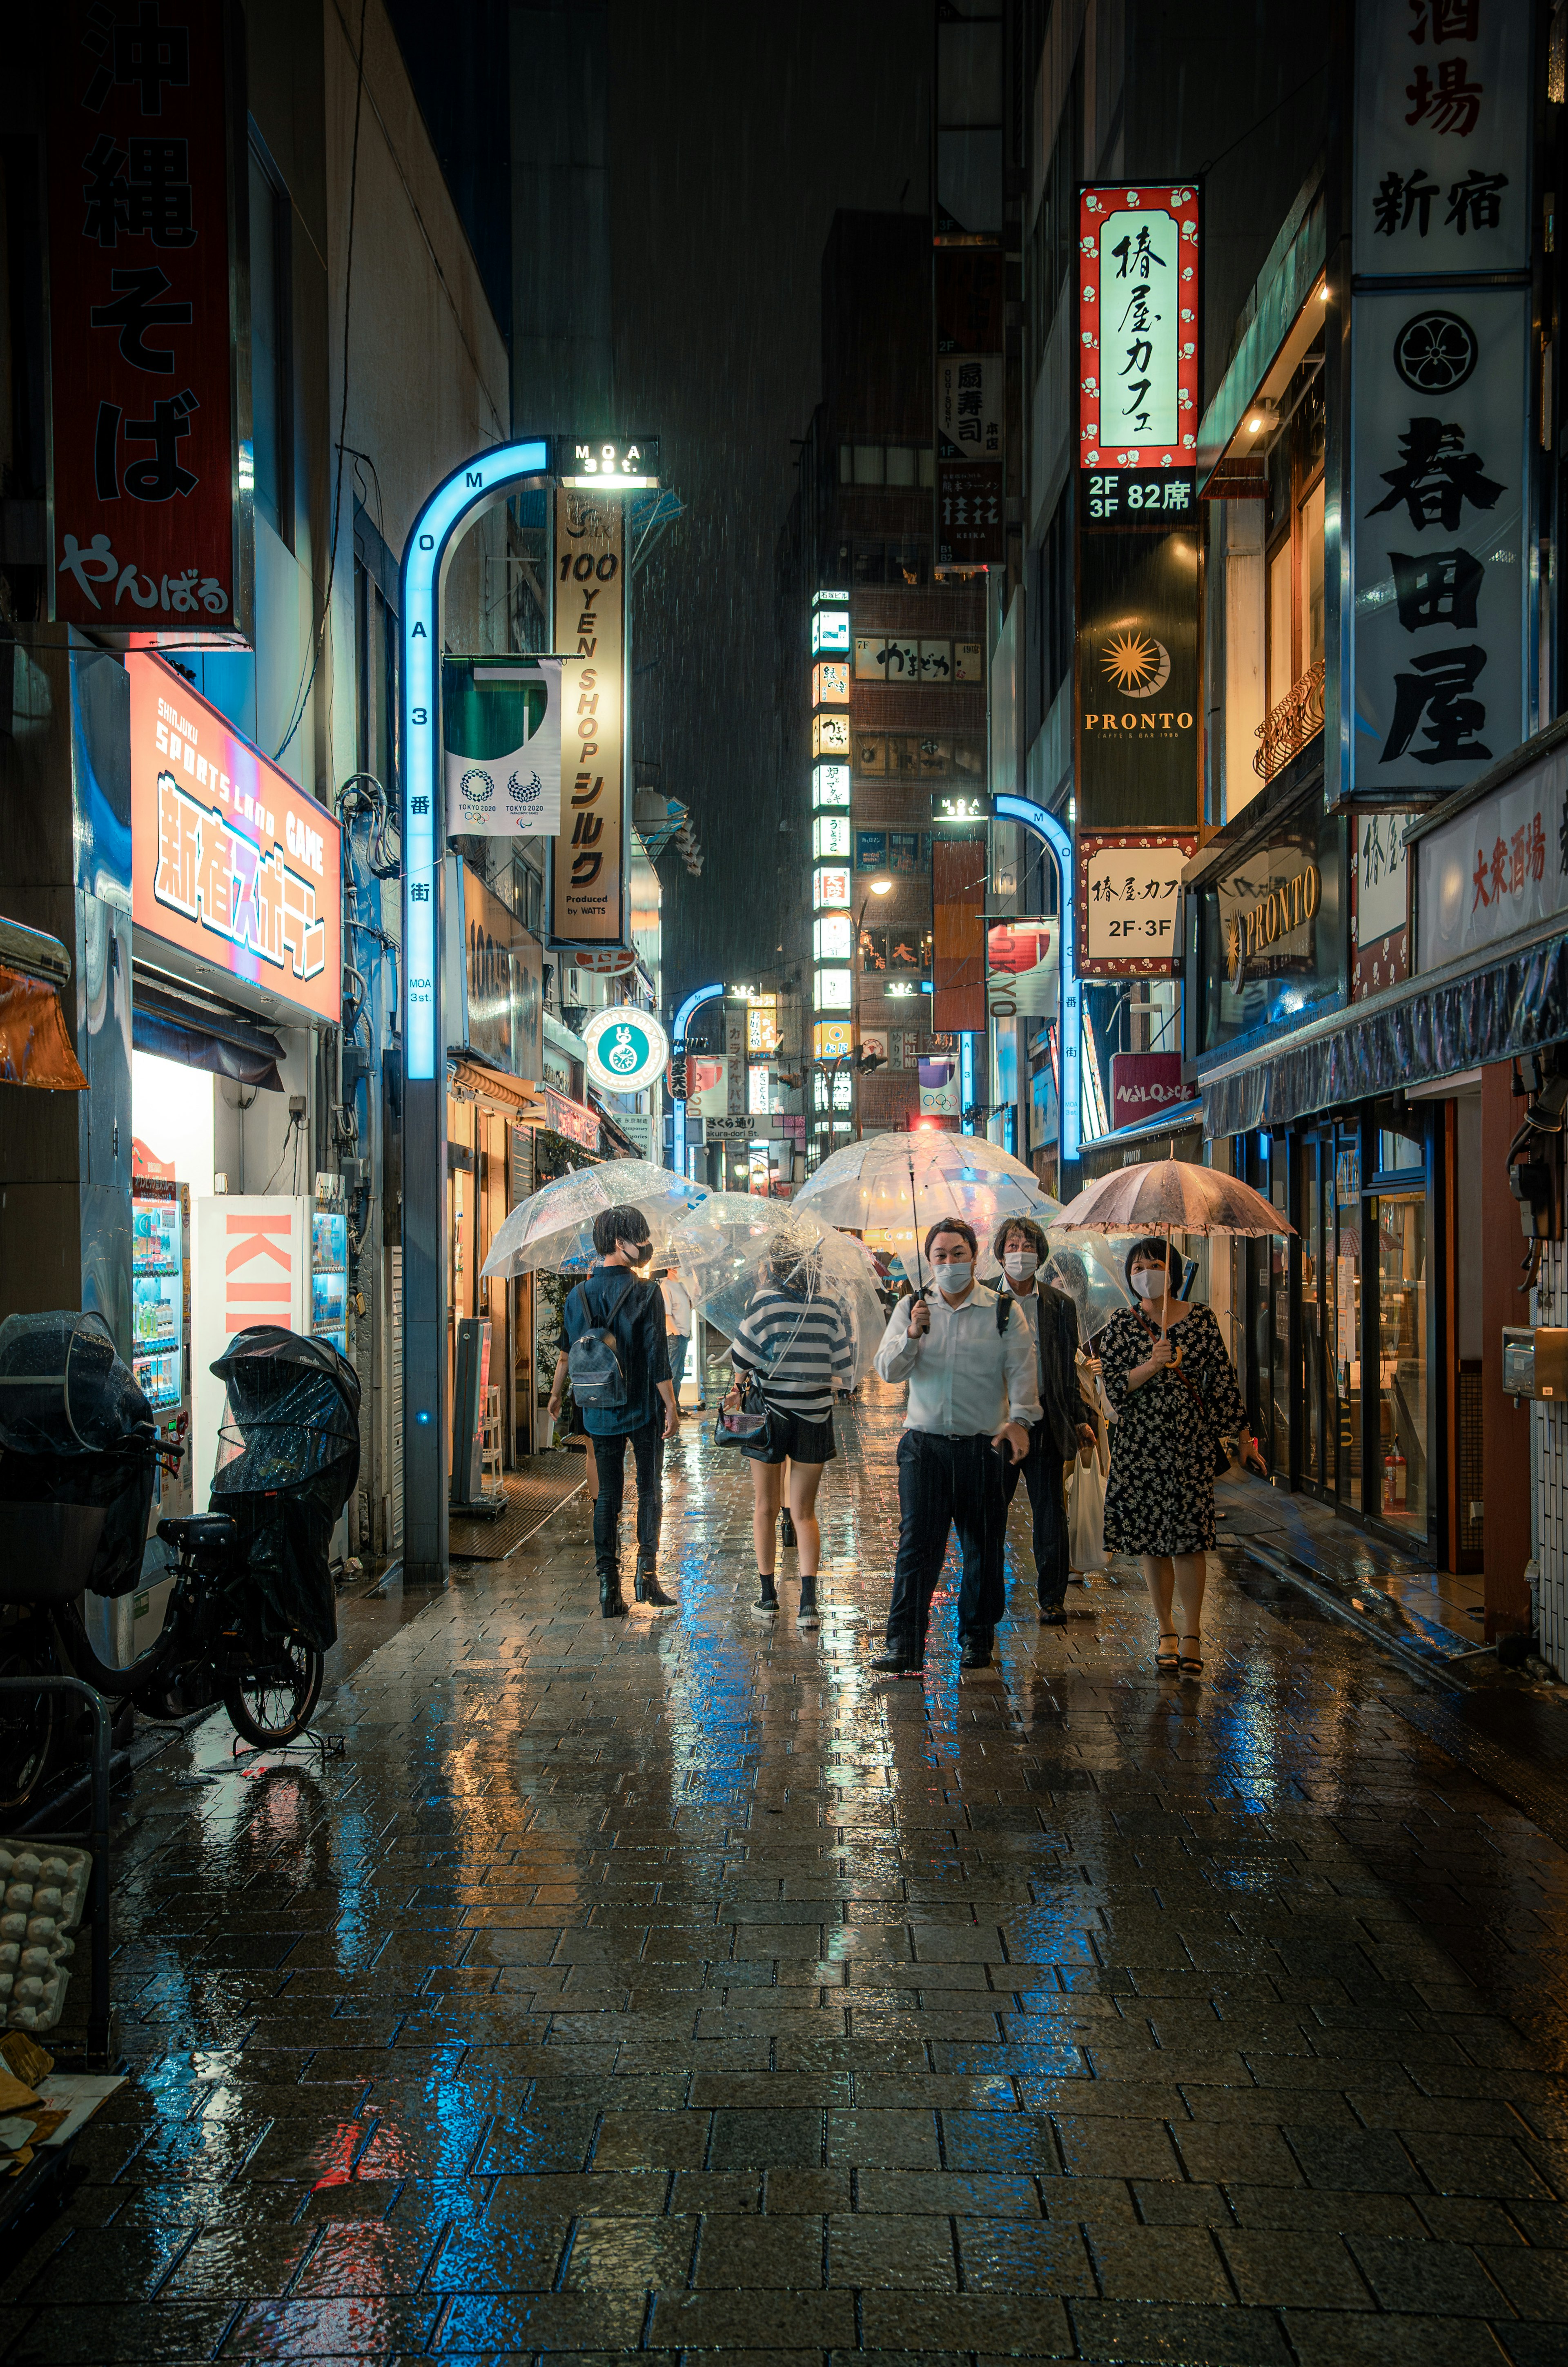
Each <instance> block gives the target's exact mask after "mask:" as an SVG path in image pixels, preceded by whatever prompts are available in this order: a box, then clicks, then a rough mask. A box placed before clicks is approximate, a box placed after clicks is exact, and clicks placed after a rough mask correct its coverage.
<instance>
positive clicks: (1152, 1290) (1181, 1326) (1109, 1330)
mask: <svg viewBox="0 0 1568 2367" xmlns="http://www.w3.org/2000/svg"><path fill="white" fill-rule="evenodd" d="M1180 1274H1181V1257H1180V1252H1179V1251H1177V1250H1174V1249H1168V1245H1167V1244H1166V1242H1165V1241H1163V1240H1145V1241H1139V1242H1137V1243H1136V1244H1135V1245H1134V1248H1133V1250H1132V1251H1130V1252H1129V1254H1128V1258H1127V1285H1128V1288H1129V1289H1130V1290H1131V1291H1132V1292H1133V1294H1134V1301H1135V1303H1134V1305H1133V1306H1132V1307H1129V1308H1125V1309H1124V1310H1123V1311H1122V1313H1121V1314H1119V1315H1113V1316H1112V1317H1111V1321H1110V1322H1109V1323H1108V1324H1107V1325H1106V1327H1105V1330H1104V1331H1102V1332H1101V1333H1100V1361H1101V1364H1102V1365H1103V1367H1104V1380H1105V1389H1106V1394H1107V1396H1108V1397H1109V1398H1110V1399H1111V1404H1112V1406H1113V1407H1114V1408H1115V1410H1116V1416H1117V1419H1116V1421H1115V1422H1114V1423H1113V1424H1112V1426H1111V1477H1110V1479H1109V1480H1108V1481H1107V1483H1106V1489H1105V1542H1106V1545H1107V1546H1109V1547H1110V1548H1111V1550H1112V1551H1113V1552H1119V1553H1127V1554H1137V1555H1139V1556H1140V1557H1142V1561H1143V1566H1144V1583H1145V1586H1146V1587H1147V1588H1148V1590H1149V1599H1150V1601H1151V1602H1152V1603H1153V1604H1154V1608H1155V1614H1156V1617H1157V1619H1158V1621H1159V1648H1158V1650H1157V1651H1156V1655H1155V1666H1156V1669H1159V1670H1163V1671H1164V1672H1165V1673H1166V1674H1168V1675H1177V1674H1179V1675H1181V1676H1184V1677H1196V1676H1201V1674H1202V1670H1203V1661H1202V1656H1201V1653H1200V1652H1199V1650H1198V1646H1199V1644H1200V1642H1201V1621H1202V1616H1203V1584H1204V1580H1205V1578H1206V1576H1207V1569H1206V1565H1205V1562H1204V1558H1203V1557H1204V1555H1205V1553H1206V1552H1207V1551H1208V1549H1209V1548H1210V1547H1211V1546H1213V1542H1214V1465H1215V1461H1216V1449H1217V1448H1218V1446H1219V1442H1220V1440H1221V1438H1222V1437H1224V1436H1228V1435H1230V1434H1232V1433H1237V1432H1239V1433H1240V1435H1241V1441H1242V1455H1243V1459H1244V1461H1247V1462H1256V1463H1257V1465H1258V1469H1259V1470H1260V1471H1261V1470H1262V1469H1263V1468H1264V1465H1263V1460H1262V1457H1261V1456H1260V1455H1258V1448H1257V1445H1256V1444H1255V1443H1254V1440H1253V1437H1252V1433H1251V1432H1250V1431H1249V1430H1248V1429H1247V1408H1246V1406H1245V1404H1244V1403H1243V1401H1242V1395H1241V1391H1240V1389H1239V1388H1238V1387H1237V1386H1236V1377H1235V1370H1234V1368H1233V1366H1232V1365H1231V1360H1230V1357H1229V1356H1228V1355H1227V1354H1226V1353H1225V1343H1224V1340H1223V1339H1222V1338H1221V1336H1220V1327H1219V1325H1218V1324H1217V1323H1216V1322H1215V1320H1214V1318H1213V1312H1212V1311H1211V1309H1210V1308H1207V1307H1204V1306H1201V1305H1200V1306H1189V1305H1187V1304H1186V1303H1185V1302H1184V1301H1183V1300H1181V1299H1179V1298H1178V1297H1177V1296H1176V1288H1175V1285H1176V1283H1177V1282H1178V1280H1179V1277H1180ZM1173 1594H1174V1596H1175V1597H1176V1599H1177V1600H1178V1602H1179V1604H1180V1612H1181V1620H1182V1628H1181V1632H1180V1635H1179V1636H1178V1633H1177V1630H1176V1629H1175V1628H1174V1627H1173V1626H1172V1625H1171V1615H1170V1614H1171V1599H1172V1596H1173Z"/></svg>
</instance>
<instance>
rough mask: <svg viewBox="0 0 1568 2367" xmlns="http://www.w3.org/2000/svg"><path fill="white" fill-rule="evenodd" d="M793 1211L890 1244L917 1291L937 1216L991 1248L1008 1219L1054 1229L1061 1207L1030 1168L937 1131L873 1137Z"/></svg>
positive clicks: (829, 1169)
mask: <svg viewBox="0 0 1568 2367" xmlns="http://www.w3.org/2000/svg"><path fill="white" fill-rule="evenodd" d="M793 1206H795V1208H797V1209H799V1210H800V1211H801V1212H802V1213H806V1212H807V1211H808V1212H809V1213H810V1214H811V1215H812V1216H814V1217H819V1218H820V1219H821V1221H822V1222H823V1223H824V1224H827V1225H837V1226H840V1227H847V1228H850V1229H852V1230H854V1231H855V1232H859V1233H872V1234H874V1235H875V1236H876V1238H877V1239H878V1240H883V1239H884V1238H886V1240H888V1243H889V1246H891V1247H894V1248H896V1249H897V1251H898V1253H899V1255H900V1256H901V1257H902V1258H903V1260H904V1263H905V1267H906V1269H907V1271H908V1273H909V1274H910V1275H911V1277H912V1278H913V1279H914V1280H915V1283H916V1286H917V1288H918V1287H919V1282H920V1280H921V1278H922V1275H921V1267H922V1263H923V1249H922V1243H923V1240H924V1236H925V1234H926V1232H927V1230H928V1229H929V1228H930V1227H931V1226H932V1225H934V1224H935V1223H936V1221H937V1219H938V1217H965V1218H966V1219H967V1220H968V1222H969V1223H970V1224H972V1225H973V1226H974V1228H975V1229H976V1233H978V1234H979V1235H980V1237H981V1239H982V1241H987V1240H988V1237H989V1235H990V1233H991V1232H992V1230H993V1229H994V1228H995V1227H996V1226H998V1225H999V1224H1000V1223H1001V1221H1002V1218H1003V1217H1033V1218H1034V1220H1035V1222H1036V1223H1037V1224H1040V1225H1049V1224H1050V1223H1051V1222H1052V1221H1053V1220H1054V1218H1055V1217H1057V1216H1058V1215H1060V1213H1061V1210H1060V1204H1059V1203H1058V1202H1057V1201H1055V1200H1053V1199H1051V1198H1050V1197H1049V1195H1047V1194H1046V1193H1044V1192H1043V1191H1042V1190H1041V1188H1040V1184H1039V1182H1038V1181H1037V1179H1036V1177H1035V1175H1034V1172H1033V1171H1032V1169H1031V1168H1028V1167H1026V1166H1025V1165H1024V1163H1023V1161H1022V1160H1021V1159H1015V1158H1014V1157H1013V1155H1012V1153H1011V1152H1010V1150H1000V1149H999V1148H998V1145H997V1144H996V1143H994V1142H987V1140H986V1139H985V1138H983V1137H982V1136H979V1135H973V1134H948V1133H943V1132H939V1131H938V1130H937V1129H936V1128H935V1127H913V1128H911V1130H910V1131H909V1132H908V1133H898V1134H872V1135H867V1136H866V1137H865V1138H864V1139H863V1141H860V1142H847V1143H845V1145H844V1147H843V1149H842V1150H835V1151H834V1152H833V1153H832V1155H831V1157H830V1158H828V1159H825V1160H824V1161H823V1162H822V1164H821V1166H820V1167H819V1168H818V1170H817V1172H816V1174H815V1175H813V1176H811V1177H809V1178H808V1180H807V1182H806V1183H804V1184H803V1185H802V1186H801V1188H800V1190H799V1191H798V1192H797V1193H796V1194H795V1200H794V1203H793Z"/></svg>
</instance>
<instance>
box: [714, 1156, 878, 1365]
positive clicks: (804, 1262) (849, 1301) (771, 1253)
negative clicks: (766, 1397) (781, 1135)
mask: <svg viewBox="0 0 1568 2367" xmlns="http://www.w3.org/2000/svg"><path fill="white" fill-rule="evenodd" d="M779 1252H783V1253H784V1255H785V1256H787V1257H788V1258H789V1259H790V1261H791V1263H792V1266H793V1269H794V1271H795V1273H797V1274H799V1275H800V1277H801V1279H802V1280H803V1281H804V1282H805V1284H806V1285H807V1288H808V1289H809V1290H810V1292H811V1295H812V1296H813V1297H822V1298H831V1299H836V1300H837V1301H838V1303H839V1305H840V1307H841V1308H842V1309H843V1311H844V1314H845V1316H846V1318H847V1319H848V1321H849V1326H850V1331H851V1335H852V1338H853V1341H854V1350H855V1369H854V1377H855V1379H856V1380H857V1381H858V1380H859V1379H861V1377H862V1376H863V1374H864V1373H866V1372H867V1371H868V1370H869V1369H870V1365H871V1360H872V1358H873V1356H874V1354H875V1353H876V1351H877V1348H878V1347H879V1346H880V1344H881V1341H882V1335H883V1333H884V1331H886V1328H887V1318H886V1314H885V1313H884V1312H883V1306H882V1300H881V1298H880V1297H879V1296H878V1294H877V1282H876V1268H875V1266H874V1264H873V1263H872V1259H871V1254H870V1252H869V1251H867V1250H865V1249H863V1247H862V1245H861V1243H860V1242H859V1241H857V1240H851V1239H850V1238H849V1236H848V1235H847V1234H844V1233H840V1232H835V1231H834V1230H833V1229H832V1228H831V1227H830V1226H828V1225H825V1224H823V1223H822V1222H821V1220H820V1219H819V1218H818V1217H814V1216H811V1215H810V1214H808V1213H807V1212H806V1211H803V1210H802V1209H801V1207H800V1206H799V1203H798V1202H791V1201H788V1200H772V1199H764V1198H763V1197H762V1195H761V1194H760V1193H752V1192H715V1193H714V1194H713V1195H711V1196H710V1197H709V1198H708V1199H705V1201H703V1203H702V1205H701V1206H699V1207H695V1208H693V1209H692V1210H691V1211H690V1213H689V1214H688V1215H686V1216H685V1217H682V1220H681V1222H680V1223H679V1224H678V1225H676V1226H675V1228H674V1229H673V1230H672V1231H671V1235H670V1240H669V1253H670V1255H671V1258H675V1259H678V1260H679V1261H680V1266H681V1273H682V1277H683V1279H684V1280H685V1283H686V1287H687V1289H688V1290H689V1291H690V1293H691V1297H692V1303H693V1306H694V1309H695V1311H696V1313H697V1314H699V1315H700V1316H701V1317H702V1319H703V1320H704V1322H705V1323H711V1324H712V1326H713V1328H714V1330H715V1331H722V1332H723V1333H724V1335H725V1337H726V1339H730V1340H732V1339H733V1338H734V1337H735V1333H736V1331H737V1329H738V1327H739V1322H740V1319H741V1317H742V1316H743V1315H744V1314H745V1312H746V1309H747V1307H748V1306H749V1304H750V1300H751V1297H752V1296H753V1294H754V1293H755V1291H756V1289H757V1286H758V1285H759V1283H760V1282H761V1280H762V1279H763V1277H764V1275H765V1274H767V1273H768V1272H769V1271H771V1269H772V1268H773V1264H774V1262H775V1255H776V1254H777V1253H779Z"/></svg>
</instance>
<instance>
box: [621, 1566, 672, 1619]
mask: <svg viewBox="0 0 1568 2367" xmlns="http://www.w3.org/2000/svg"><path fill="white" fill-rule="evenodd" d="M632 1592H633V1593H634V1594H635V1595H636V1596H637V1601H638V1602H639V1603H647V1604H648V1606H649V1609H650V1610H652V1611H673V1610H674V1608H675V1597H674V1596H673V1595H672V1594H666V1593H665V1591H664V1589H663V1588H662V1587H661V1586H660V1583H659V1572H658V1571H657V1570H656V1569H654V1568H653V1566H652V1564H651V1563H649V1567H648V1568H647V1569H639V1570H638V1571H637V1576H636V1577H635V1578H634V1579H633V1580H632Z"/></svg>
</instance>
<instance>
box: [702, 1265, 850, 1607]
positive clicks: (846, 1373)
mask: <svg viewBox="0 0 1568 2367" xmlns="http://www.w3.org/2000/svg"><path fill="white" fill-rule="evenodd" d="M823 1280H824V1277H823V1274H822V1258H821V1250H820V1240H819V1234H818V1228H817V1227H816V1226H815V1225H811V1226H809V1227H802V1228H801V1229H799V1231H798V1232H797V1231H795V1230H794V1229H786V1230H784V1231H781V1232H779V1233H776V1234H775V1235H774V1237H773V1242H772V1245H771V1251H770V1255H769V1260H768V1264H767V1268H766V1270H765V1271H764V1273H763V1274H762V1277H761V1281H760V1283H759V1284H758V1286H757V1288H756V1290H755V1291H754V1292H753V1293H752V1295H751V1297H750V1300H749V1301H748V1303H747V1307H746V1311H745V1314H744V1315H743V1316H742V1318H741V1320H740V1323H739V1328H738V1329H737V1331H736V1332H735V1336H734V1338H733V1340H732V1341H731V1342H730V1350H729V1355H730V1362H731V1364H732V1365H734V1367H735V1369H736V1371H737V1373H750V1374H751V1375H752V1376H754V1378H755V1380H756V1383H757V1386H758V1387H759V1388H760V1390H761V1395H762V1399H763V1402H764V1404H765V1405H766V1406H767V1409H768V1421H767V1425H766V1428H765V1430H764V1432H763V1434H762V1436H761V1438H760V1439H758V1440H756V1441H753V1442H751V1443H750V1444H746V1445H744V1446H742V1448H741V1450H740V1452H741V1454H742V1455H745V1456H746V1457H747V1459H748V1460H749V1461H750V1466H751V1527H752V1532H753V1535H754V1539H755V1543H756V1547H757V1587H758V1595H757V1601H756V1602H755V1603H753V1604H752V1606H751V1608H752V1610H753V1611H754V1612H755V1613H756V1614H757V1616H758V1617H759V1618H761V1619H774V1618H776V1617H777V1616H778V1608H779V1600H778V1593H777V1591H776V1588H775V1585H774V1579H773V1560H774V1554H775V1544H774V1540H775V1536H776V1534H777V1529H778V1517H779V1507H780V1505H781V1503H783V1502H784V1490H785V1477H784V1475H785V1468H786V1465H787V1469H788V1507H787V1509H788V1511H789V1514H790V1517H791V1519H792V1521H793V1522H794V1523H795V1543H796V1546H797V1549H798V1552H799V1557H800V1563H799V1567H800V1610H799V1614H798V1623H799V1625H801V1626H802V1627H815V1626H816V1625H817V1619H818V1612H817V1572H818V1563H819V1560H820V1557H821V1551H822V1532H821V1530H820V1528H819V1527H818V1523H817V1490H818V1487H819V1486H820V1485H821V1480H822V1467H823V1465H824V1464H825V1463H829V1462H830V1461H831V1460H832V1458H833V1456H834V1455H835V1454H836V1452H837V1449H836V1448H835V1446H834V1444H833V1392H834V1389H835V1387H841V1388H843V1389H845V1390H847V1389H848V1388H849V1387H850V1386H851V1384H852V1381H853V1379H854V1376H855V1353H854V1339H853V1335H852V1331H851V1330H850V1324H849V1319H848V1318H847V1316H846V1315H845V1313H844V1309H843V1308H842V1307H841V1306H840V1303H839V1301H838V1299H837V1298H836V1297H829V1295H828V1293H827V1291H826V1290H825V1289H824V1288H823V1286H822V1285H823ZM727 1402H728V1403H729V1404H732V1405H734V1404H739V1381H738V1382H737V1383H736V1385H735V1387H734V1388H733V1389H732V1390H731V1392H730V1395H729V1398H728V1400H727Z"/></svg>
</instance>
